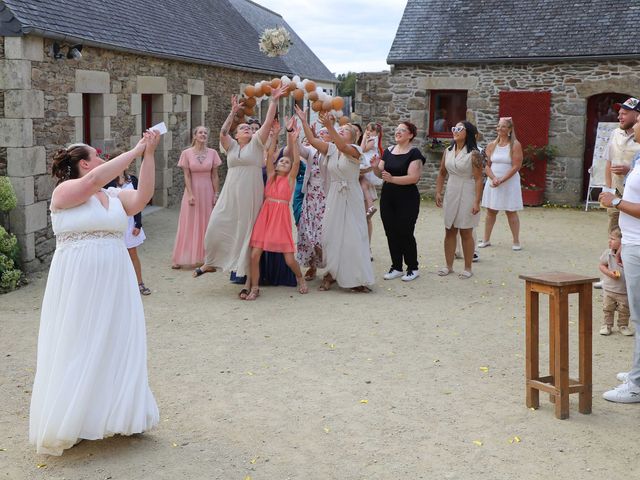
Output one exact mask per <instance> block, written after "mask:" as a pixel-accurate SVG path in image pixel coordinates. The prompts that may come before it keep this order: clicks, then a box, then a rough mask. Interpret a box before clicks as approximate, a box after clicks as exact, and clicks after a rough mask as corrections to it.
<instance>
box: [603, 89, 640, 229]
mask: <svg viewBox="0 0 640 480" xmlns="http://www.w3.org/2000/svg"><path fill="white" fill-rule="evenodd" d="M613 107H614V108H615V109H616V110H617V111H618V121H619V122H620V126H619V127H618V128H616V129H615V130H614V131H613V132H612V133H611V138H609V143H608V145H607V148H606V149H605V154H604V157H605V160H606V165H605V171H604V179H605V180H604V181H605V184H606V186H607V187H608V188H612V189H615V190H617V192H618V194H619V195H620V196H622V194H623V193H624V181H625V177H626V176H627V174H628V173H629V171H630V170H631V161H632V160H633V157H635V155H636V154H637V153H638V152H640V144H638V143H636V142H634V140H633V125H634V124H635V123H636V120H637V119H638V114H639V112H640V100H638V99H637V98H633V97H632V98H628V99H627V100H626V101H625V102H624V103H622V104H620V103H616V104H615V105H614V106H613ZM607 213H608V214H609V232H611V230H612V229H614V228H615V227H617V226H618V217H619V215H620V212H618V210H617V209H615V208H608V209H607Z"/></svg>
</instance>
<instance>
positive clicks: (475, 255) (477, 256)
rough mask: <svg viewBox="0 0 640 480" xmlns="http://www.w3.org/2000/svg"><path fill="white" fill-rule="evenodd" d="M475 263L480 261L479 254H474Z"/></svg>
mask: <svg viewBox="0 0 640 480" xmlns="http://www.w3.org/2000/svg"><path fill="white" fill-rule="evenodd" d="M471 261H472V262H473V263H478V262H479V261H480V255H478V252H473V260H471Z"/></svg>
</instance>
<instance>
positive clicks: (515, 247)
mask: <svg viewBox="0 0 640 480" xmlns="http://www.w3.org/2000/svg"><path fill="white" fill-rule="evenodd" d="M511 250H513V251H514V252H519V251H520V250H522V247H521V246H520V244H519V243H514V244H513V245H511Z"/></svg>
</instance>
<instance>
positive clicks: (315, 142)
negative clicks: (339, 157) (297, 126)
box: [295, 105, 329, 155]
mask: <svg viewBox="0 0 640 480" xmlns="http://www.w3.org/2000/svg"><path fill="white" fill-rule="evenodd" d="M295 109H296V115H297V116H298V118H299V119H300V122H301V123H302V128H303V130H304V134H305V136H306V137H307V140H309V144H310V145H311V146H312V147H313V148H315V149H316V150H318V151H319V152H320V153H321V154H323V155H326V154H327V152H328V151H329V144H328V143H326V142H323V141H322V140H320V139H319V138H317V137H316V136H315V135H314V134H313V130H311V127H310V126H309V123H308V122H307V114H306V112H305V111H303V110H302V109H301V108H300V107H298V106H297V105H296V107H295Z"/></svg>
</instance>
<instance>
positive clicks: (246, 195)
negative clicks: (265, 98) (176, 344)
mask: <svg viewBox="0 0 640 480" xmlns="http://www.w3.org/2000/svg"><path fill="white" fill-rule="evenodd" d="M285 91H286V87H280V88H275V89H273V92H272V94H271V102H270V103H269V109H268V110H267V116H266V118H265V121H264V123H263V124H262V127H260V129H259V130H258V131H257V132H256V133H252V132H251V127H250V126H249V125H247V124H246V123H241V124H239V125H238V126H237V127H236V129H235V138H233V137H232V136H231V135H230V134H229V131H230V129H231V123H232V122H233V119H234V117H235V115H236V113H237V112H238V110H239V109H240V108H241V107H242V102H238V99H237V98H236V96H235V95H234V96H233V97H232V98H231V112H230V113H229V116H228V117H227V119H226V120H225V122H224V124H223V125H222V129H221V130H220V145H221V146H222V148H223V149H224V150H225V151H226V152H227V168H228V170H227V176H226V178H225V182H224V186H223V187H222V191H221V192H220V198H219V199H218V201H217V203H216V205H215V207H214V208H213V212H211V218H210V219H209V225H208V226H207V231H206V233H205V236H204V248H205V259H204V264H203V265H202V266H201V267H199V268H196V269H195V271H194V272H193V276H194V277H199V276H200V275H202V274H203V273H207V272H215V270H216V268H222V269H223V270H224V271H225V272H231V271H234V272H236V275H237V276H238V277H243V276H245V275H246V276H247V283H246V286H247V287H246V288H245V289H243V290H242V291H241V292H240V297H241V298H244V297H246V295H247V294H248V293H249V292H248V285H250V281H251V279H250V278H249V268H250V251H251V248H250V247H249V239H250V238H251V230H252V229H253V224H254V222H255V221H256V218H257V216H258V213H259V212H260V208H261V207H262V201H263V194H264V184H263V182H262V165H263V159H264V148H265V147H264V145H265V143H266V141H267V139H268V138H269V132H270V131H271V125H272V123H273V120H274V118H275V115H276V109H277V106H278V99H279V98H280V97H281V96H282V95H283V94H284V92H285Z"/></svg>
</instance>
